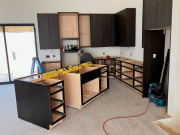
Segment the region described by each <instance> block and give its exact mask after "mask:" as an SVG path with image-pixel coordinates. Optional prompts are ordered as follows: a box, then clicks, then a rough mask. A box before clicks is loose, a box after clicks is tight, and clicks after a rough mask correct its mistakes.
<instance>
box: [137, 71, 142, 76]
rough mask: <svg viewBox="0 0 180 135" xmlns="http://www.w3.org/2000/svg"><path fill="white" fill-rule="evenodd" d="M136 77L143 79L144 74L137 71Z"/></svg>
mask: <svg viewBox="0 0 180 135" xmlns="http://www.w3.org/2000/svg"><path fill="white" fill-rule="evenodd" d="M135 77H143V73H140V72H137V71H135Z"/></svg>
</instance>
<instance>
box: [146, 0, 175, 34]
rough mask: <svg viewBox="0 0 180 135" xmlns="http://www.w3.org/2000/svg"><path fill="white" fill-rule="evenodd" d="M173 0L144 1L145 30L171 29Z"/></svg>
mask: <svg viewBox="0 0 180 135" xmlns="http://www.w3.org/2000/svg"><path fill="white" fill-rule="evenodd" d="M171 17H172V0H144V1H143V26H144V30H148V29H162V28H170V27H171Z"/></svg>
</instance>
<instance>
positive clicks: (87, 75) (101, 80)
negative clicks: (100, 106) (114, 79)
mask: <svg viewBox="0 0 180 135" xmlns="http://www.w3.org/2000/svg"><path fill="white" fill-rule="evenodd" d="M108 72H109V68H108V66H105V65H96V64H93V66H92V67H86V68H85V69H80V70H79V71H77V72H72V73H68V74H65V75H63V76H62V78H63V80H64V82H65V86H64V87H65V96H66V97H65V99H66V105H67V106H69V107H73V108H77V109H82V108H83V107H84V106H85V105H87V104H88V103H90V102H91V101H93V100H94V99H95V98H96V97H98V96H100V95H101V94H102V93H104V92H105V91H106V90H107V89H109V77H108V74H109V73H108ZM88 87H89V88H90V89H91V90H87V89H85V88H88Z"/></svg>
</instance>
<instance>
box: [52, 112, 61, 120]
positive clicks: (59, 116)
mask: <svg viewBox="0 0 180 135" xmlns="http://www.w3.org/2000/svg"><path fill="white" fill-rule="evenodd" d="M62 117H63V115H62V114H55V113H52V120H53V122H55V121H56V120H58V119H60V118H62Z"/></svg>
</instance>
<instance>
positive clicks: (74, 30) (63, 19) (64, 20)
mask: <svg viewBox="0 0 180 135" xmlns="http://www.w3.org/2000/svg"><path fill="white" fill-rule="evenodd" d="M58 19H59V35H60V39H59V40H60V46H62V47H63V49H64V48H65V47H66V49H68V47H67V46H68V45H69V50H68V51H64V52H60V55H61V67H67V66H70V65H75V64H78V63H79V58H78V56H77V50H70V49H71V45H73V47H76V48H77V49H79V44H80V43H79V40H80V36H79V13H78V12H58ZM67 41H68V42H67ZM60 50H61V49H60ZM72 55H73V56H72ZM71 58H73V59H71Z"/></svg>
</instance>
